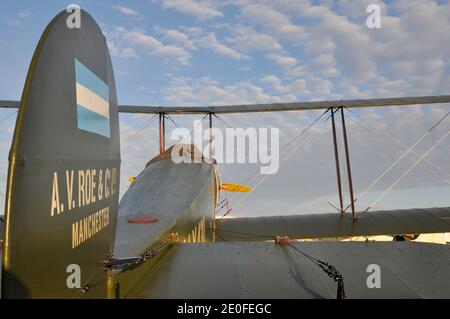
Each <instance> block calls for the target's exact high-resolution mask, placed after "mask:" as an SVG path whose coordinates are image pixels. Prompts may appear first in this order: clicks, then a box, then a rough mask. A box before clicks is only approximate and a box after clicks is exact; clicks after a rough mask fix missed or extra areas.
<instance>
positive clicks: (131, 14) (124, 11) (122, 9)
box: [111, 5, 142, 18]
mask: <svg viewBox="0 0 450 319" xmlns="http://www.w3.org/2000/svg"><path fill="white" fill-rule="evenodd" d="M111 8H112V9H114V10H116V11H118V12H120V13H121V14H122V15H124V16H127V17H134V18H141V17H142V15H141V14H140V13H139V12H137V11H136V10H134V9H132V8H129V7H125V6H117V5H114V6H112V7H111Z"/></svg>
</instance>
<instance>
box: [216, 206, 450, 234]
mask: <svg viewBox="0 0 450 319" xmlns="http://www.w3.org/2000/svg"><path fill="white" fill-rule="evenodd" d="M445 232H450V207H443V208H426V209H398V210H386V211H369V212H367V213H366V214H364V215H363V216H362V217H361V218H359V219H358V220H357V221H356V222H353V220H352V219H351V218H350V217H349V216H347V215H341V214H340V213H330V214H311V215H292V216H268V217H245V218H224V219H216V235H217V236H216V240H224V241H233V240H234V241H235V240H238V241H239V240H240V241H261V240H262V239H264V238H267V239H270V238H273V237H275V236H289V237H291V238H298V239H300V238H327V237H347V236H362V235H397V234H425V233H445Z"/></svg>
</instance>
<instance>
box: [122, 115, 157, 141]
mask: <svg viewBox="0 0 450 319" xmlns="http://www.w3.org/2000/svg"><path fill="white" fill-rule="evenodd" d="M157 117H158V114H155V115H154V116H153V117H152V118H150V119H148V120H146V121H145V122H144V123H143V124H142V125H141V126H140V127H139V128H137V129H136V130H135V131H134V132H133V133H131V135H129V136H128V137H127V138H126V139H125V141H124V143H126V142H128V141H129V140H130V139H132V138H133V137H134V136H136V135H137V134H139V133H140V132H142V131H143V130H144V129H145V128H146V127H147V126H148V125H150V124H151V123H152V122H153V121H154V120H155V119H156V118H157Z"/></svg>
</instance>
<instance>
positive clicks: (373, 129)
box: [0, 0, 450, 216]
mask: <svg viewBox="0 0 450 319" xmlns="http://www.w3.org/2000/svg"><path fill="white" fill-rule="evenodd" d="M71 3H76V4H78V5H80V7H81V8H82V9H84V10H86V11H88V12H89V13H90V14H91V15H92V16H93V17H94V19H95V20H96V21H97V22H98V24H99V25H100V27H101V29H102V30H103V32H104V34H105V36H106V38H107V41H108V45H109V50H110V53H111V56H112V61H113V67H114V72H115V80H116V85H117V92H118V100H119V103H120V104H131V105H164V106H176V105H224V104H247V103H273V102H292V101H314V100H328V99H333V100H335V99H355V98H376V97H402V96H420V95H438V94H450V32H448V30H450V4H449V2H448V1H430V0H399V1H384V2H383V1H375V0H370V1H350V0H340V1H326V0H325V1H307V0H267V1H266V0H221V1H213V0H131V1H97V0H96V1H87V0H85V1H78V2H66V1H59V0H58V1H56V0H53V1H44V0H42V1H24V0H17V1H14V2H12V1H6V0H0V70H2V76H1V77H0V99H11V100H19V99H20V96H21V92H22V89H23V84H24V80H25V77H26V74H27V70H28V66H29V63H30V60H31V57H32V54H33V51H34V49H35V47H36V44H37V42H38V40H39V37H40V36H41V33H42V31H43V30H44V28H45V26H46V25H47V24H48V22H50V20H51V19H52V18H53V17H54V16H55V15H56V14H57V13H58V12H59V11H61V10H63V9H65V8H66V7H67V5H69V4H71ZM372 3H375V4H378V5H379V6H380V8H381V28H379V29H369V28H368V27H367V25H366V19H367V17H368V15H369V13H367V12H366V8H367V5H368V4H372ZM449 110H450V107H449V105H448V104H442V105H432V106H413V107H411V106H404V107H396V108H382V109H372V108H370V109H355V110H354V113H349V112H348V113H347V115H348V117H349V119H348V120H347V126H348V127H347V128H348V134H349V145H350V157H351V160H352V174H353V183H354V188H355V193H356V195H359V194H360V193H361V192H363V191H364V190H365V189H366V187H367V186H368V185H370V184H371V183H372V182H373V181H374V180H375V179H376V178H377V177H378V176H379V175H380V174H382V172H383V171H385V170H386V168H388V167H389V166H390V165H391V164H392V163H393V162H394V161H396V159H398V158H399V157H400V156H401V155H402V153H403V152H404V151H405V149H407V148H409V147H410V146H411V145H413V144H414V143H415V142H416V141H417V140H418V139H419V138H420V137H421V136H422V135H423V134H425V132H426V131H427V130H428V129H429V128H430V127H432V126H433V125H434V124H435V123H436V122H437V121H439V120H440V119H441V118H442V117H443V116H444V115H445V114H446V112H448V111H449ZM319 114H320V112H317V111H308V112H304V111H302V112H289V113H265V114H262V113H258V114H238V115H227V116H222V117H221V118H222V119H223V120H224V121H225V122H226V123H229V124H230V125H232V126H234V127H240V128H244V129H245V128H247V127H256V128H258V127H274V128H279V129H280V147H282V146H283V145H285V144H287V143H289V142H290V141H291V140H292V138H293V137H294V136H296V135H297V134H299V133H300V132H301V131H302V130H303V129H304V128H305V127H306V126H308V125H309V124H310V123H311V122H312V121H313V120H314V119H315V118H316V117H317V116H318V115H319ZM8 116H9V117H8ZM14 117H15V116H14V114H13V111H11V110H0V192H1V193H0V205H3V202H4V197H3V194H4V192H5V182H6V174H7V161H8V152H9V148H10V143H11V137H12V131H13V128H14ZM150 118H151V116H148V115H127V114H122V115H121V116H120V125H121V127H120V128H121V157H122V166H121V170H122V171H121V185H120V187H121V194H123V193H124V192H125V191H126V189H127V188H128V186H129V184H128V182H127V179H128V177H130V176H136V175H137V174H138V173H139V172H140V171H141V170H142V169H143V167H144V166H145V164H146V162H147V161H148V160H149V159H151V158H152V157H153V156H155V155H156V154H157V152H158V145H157V141H158V132H157V127H156V122H155V121H152V122H150V123H149V119H150ZM173 119H174V121H175V122H176V123H177V125H179V126H182V127H186V128H188V129H192V128H193V120H194V119H200V118H198V117H193V116H187V117H180V116H174V117H173ZM214 125H215V126H216V127H218V128H221V129H224V128H225V125H224V123H223V122H220V121H215V122H214ZM173 127H174V126H172V124H171V123H170V122H169V123H168V131H169V132H168V133H169V134H170V130H171V129H173ZM449 128H450V119H449V118H446V119H445V120H444V121H442V122H441V123H440V124H439V126H438V127H436V129H434V130H433V131H432V132H431V133H430V134H428V135H427V136H426V138H424V140H423V141H422V142H421V143H420V144H419V145H418V146H417V148H415V149H414V152H415V154H412V153H411V154H409V155H408V156H406V157H405V158H404V160H403V161H401V162H400V163H399V164H398V165H396V166H395V167H394V169H392V171H391V172H390V173H389V174H387V175H386V176H385V178H383V179H381V180H380V182H378V183H377V184H376V185H375V186H374V187H373V188H372V189H371V191H370V192H368V193H367V194H366V195H365V196H363V197H361V199H360V200H358V202H357V208H358V209H359V210H364V209H365V208H366V207H367V206H368V205H369V204H370V203H372V202H373V200H374V199H376V198H378V197H379V196H380V195H381V194H382V193H383V192H384V191H385V190H386V189H388V188H389V186H390V185H391V184H392V183H394V182H395V181H396V179H397V178H399V177H400V176H401V175H402V174H403V173H404V172H405V171H406V170H407V169H408V168H409V167H411V165H413V164H414V162H415V161H416V160H417V159H418V157H419V156H420V155H422V154H424V153H425V152H426V151H427V150H428V149H429V148H430V147H432V145H433V144H434V143H436V142H437V141H438V140H439V139H440V138H441V137H442V136H444V135H445V134H446V132H448V131H449ZM340 139H341V138H340ZM340 143H341V144H342V140H340ZM168 144H171V143H170V141H169V142H168ZM297 146H299V147H298V148H297ZM449 154H450V143H449V141H448V138H447V139H444V140H443V141H442V143H440V144H439V145H438V146H437V147H436V148H435V149H434V150H433V151H432V152H431V153H430V154H429V156H427V158H426V160H424V161H422V162H421V163H420V164H419V165H417V166H416V167H415V168H414V169H413V170H412V171H411V172H410V173H409V174H407V175H406V176H405V178H403V179H401V181H400V182H399V183H398V184H397V185H396V186H395V187H394V189H393V190H392V191H391V192H389V193H388V194H387V195H386V196H385V197H383V199H382V200H380V201H379V202H378V203H377V205H376V207H375V208H380V209H389V208H411V207H430V206H450V161H449V159H450V156H449ZM341 158H343V154H341ZM258 169H259V167H258V165H254V164H220V165H219V171H220V175H221V179H222V181H223V182H230V183H243V182H245V181H247V180H248V178H249V177H251V176H256V177H255V179H254V180H251V183H250V186H252V185H255V184H256V183H257V184H258V186H257V187H256V188H255V189H254V191H253V192H252V193H250V194H249V195H248V196H246V197H245V198H243V195H242V194H231V195H229V200H230V202H231V205H232V207H233V214H235V215H236V216H239V215H244V216H258V215H274V214H303V213H311V212H331V211H333V210H334V209H333V208H332V207H331V206H330V205H329V204H328V203H327V202H330V203H332V204H333V205H337V201H338V198H337V186H336V176H335V167H334V158H333V149H332V141H331V131H330V123H329V121H320V122H319V123H318V124H317V125H316V126H314V127H313V129H312V133H311V135H310V136H308V138H307V139H305V140H303V138H300V139H299V140H298V142H297V143H296V144H294V147H293V149H292V153H291V154H290V156H289V159H287V160H286V161H285V162H283V164H282V166H281V167H280V169H279V171H278V173H277V174H275V175H272V176H269V177H267V178H265V177H264V176H261V175H259V174H256V175H255V172H257V171H258ZM342 170H343V171H344V167H342ZM347 186H348V185H347V183H346V182H345V180H344V188H345V190H347ZM356 197H358V196H356ZM345 198H346V201H347V203H348V192H347V191H346V194H345ZM243 199H244V200H243Z"/></svg>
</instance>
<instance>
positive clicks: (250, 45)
mask: <svg viewBox="0 0 450 319" xmlns="http://www.w3.org/2000/svg"><path fill="white" fill-rule="evenodd" d="M227 42H228V43H230V44H232V45H234V46H235V47H238V48H240V49H246V50H248V51H277V50H281V49H282V48H283V47H282V46H281V44H280V43H279V42H278V41H277V40H276V39H275V38H274V37H272V36H270V35H268V34H263V33H258V32H256V31H255V30H254V29H252V28H250V27H246V26H237V27H234V28H233V29H232V36H231V37H229V38H228V39H227Z"/></svg>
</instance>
